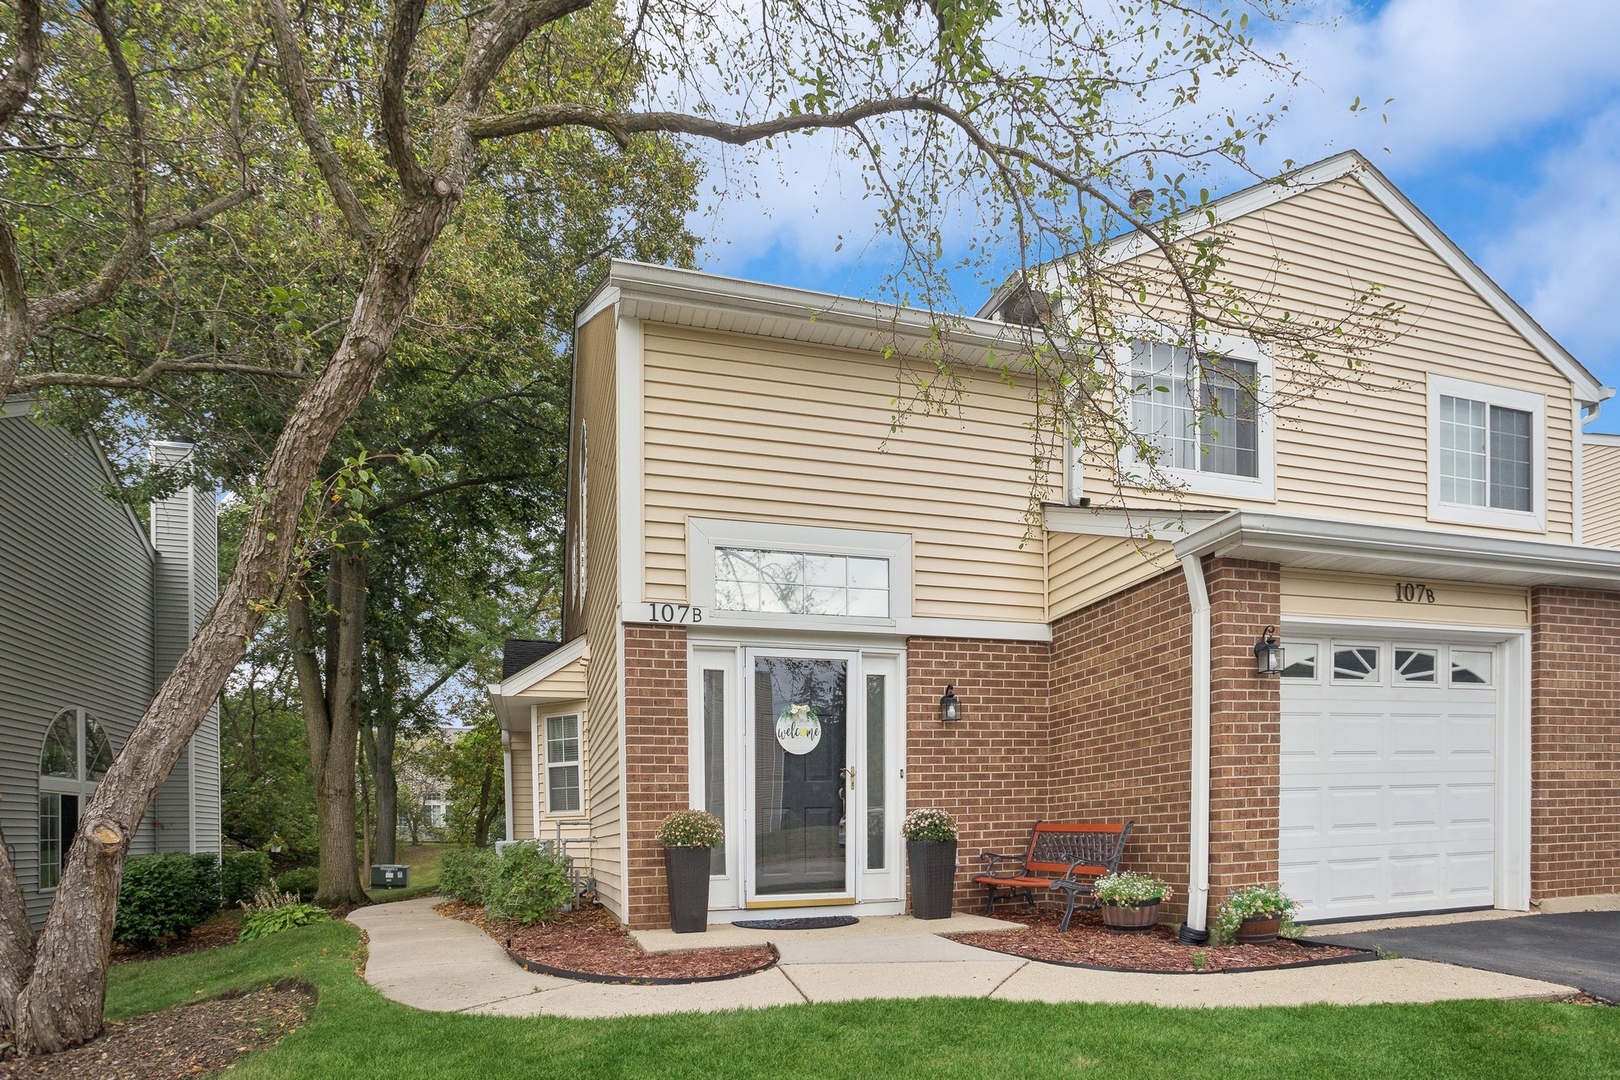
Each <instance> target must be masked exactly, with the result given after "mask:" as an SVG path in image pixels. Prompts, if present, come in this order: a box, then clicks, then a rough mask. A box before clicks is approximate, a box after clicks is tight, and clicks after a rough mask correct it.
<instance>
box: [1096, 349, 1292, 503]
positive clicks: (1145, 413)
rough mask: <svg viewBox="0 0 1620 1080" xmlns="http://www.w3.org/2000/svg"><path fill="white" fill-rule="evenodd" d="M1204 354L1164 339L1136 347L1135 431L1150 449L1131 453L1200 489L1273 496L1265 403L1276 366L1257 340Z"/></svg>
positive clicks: (1139, 466) (1143, 468)
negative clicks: (1265, 390) (1265, 392)
mask: <svg viewBox="0 0 1620 1080" xmlns="http://www.w3.org/2000/svg"><path fill="white" fill-rule="evenodd" d="M1222 346H1223V347H1220V348H1213V349H1210V350H1207V351H1204V352H1195V351H1194V350H1192V349H1187V348H1183V347H1181V346H1177V345H1167V344H1164V343H1163V342H1153V341H1140V342H1137V343H1136V344H1134V345H1133V346H1132V347H1131V351H1130V366H1129V369H1128V374H1127V383H1128V392H1129V395H1130V425H1131V433H1132V434H1133V435H1135V436H1136V437H1137V438H1138V439H1140V440H1141V442H1142V444H1144V446H1145V447H1146V448H1151V449H1148V450H1144V449H1142V448H1137V449H1135V450H1133V451H1132V452H1130V453H1128V454H1127V458H1128V459H1130V460H1129V461H1128V463H1127V464H1133V465H1135V466H1136V471H1137V472H1138V474H1139V475H1141V476H1142V478H1143V479H1146V478H1147V473H1148V471H1149V466H1151V471H1152V472H1155V473H1158V474H1160V475H1162V476H1164V477H1166V478H1168V479H1170V480H1171V481H1173V482H1179V483H1181V484H1183V485H1184V486H1186V487H1187V488H1188V489H1189V490H1192V491H1195V492H1196V491H1206V492H1212V493H1224V494H1234V495H1250V496H1259V497H1269V494H1270V488H1271V475H1270V474H1271V462H1270V457H1271V454H1270V449H1271V448H1270V434H1271V433H1270V425H1269V424H1268V423H1267V422H1266V417H1265V416H1264V415H1263V410H1262V409H1261V407H1260V393H1261V386H1262V383H1263V382H1264V381H1265V380H1266V379H1267V378H1268V377H1269V375H1270V372H1269V370H1268V366H1269V365H1267V364H1266V362H1265V360H1266V358H1265V357H1264V355H1263V354H1261V353H1260V352H1259V351H1258V350H1257V349H1255V348H1254V347H1253V345H1252V344H1250V343H1247V342H1239V341H1225V340H1223V342H1222Z"/></svg>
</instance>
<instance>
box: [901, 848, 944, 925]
mask: <svg viewBox="0 0 1620 1080" xmlns="http://www.w3.org/2000/svg"><path fill="white" fill-rule="evenodd" d="M906 861H907V862H908V863H910V864H911V917H912V918H914V919H948V918H950V917H951V891H952V890H953V889H954V888H955V886H956V841H955V840H907V841H906Z"/></svg>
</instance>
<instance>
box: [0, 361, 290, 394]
mask: <svg viewBox="0 0 1620 1080" xmlns="http://www.w3.org/2000/svg"><path fill="white" fill-rule="evenodd" d="M162 375H252V376H256V377H259V378H266V379H302V378H304V373H303V372H297V371H287V370H285V369H283V368H271V367H261V366H259V365H257V364H229V363H214V362H210V361H193V360H157V361H154V362H152V363H150V364H148V365H147V366H146V367H144V368H142V369H141V370H140V371H138V372H137V373H135V374H134V375H95V374H90V373H87V372H79V371H46V372H41V373H39V374H37V375H24V376H22V377H21V378H19V379H16V380H15V381H14V382H13V383H12V392H13V393H18V394H26V393H30V392H32V391H34V390H43V389H45V388H46V387H51V386H76V387H82V388H90V389H96V390H143V389H145V388H146V387H147V386H150V385H151V384H152V382H153V380H155V379H157V378H158V377H159V376H162Z"/></svg>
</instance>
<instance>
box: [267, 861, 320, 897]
mask: <svg viewBox="0 0 1620 1080" xmlns="http://www.w3.org/2000/svg"><path fill="white" fill-rule="evenodd" d="M320 887H321V872H320V871H319V870H317V869H315V867H313V866H300V867H297V868H296V869H293V870H287V871H284V872H283V873H280V874H277V875H276V888H278V889H280V890H281V891H282V892H287V893H292V894H293V895H294V896H296V897H298V899H300V900H303V901H305V902H308V901H310V900H313V899H315V893H316V892H317V891H319V889H320Z"/></svg>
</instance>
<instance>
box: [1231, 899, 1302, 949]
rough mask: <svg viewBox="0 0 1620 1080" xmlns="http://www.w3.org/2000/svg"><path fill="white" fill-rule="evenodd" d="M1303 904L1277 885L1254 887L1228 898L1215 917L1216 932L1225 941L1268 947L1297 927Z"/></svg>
mask: <svg viewBox="0 0 1620 1080" xmlns="http://www.w3.org/2000/svg"><path fill="white" fill-rule="evenodd" d="M1298 906H1299V905H1298V904H1297V903H1296V902H1295V901H1293V900H1290V899H1289V898H1288V897H1287V896H1285V895H1283V891H1282V890H1281V889H1280V888H1278V887H1277V886H1275V885H1251V886H1249V887H1248V888H1246V889H1238V890H1237V891H1236V892H1234V893H1233V894H1232V895H1231V896H1229V897H1227V898H1226V903H1224V904H1222V905H1221V909H1220V911H1219V912H1217V913H1216V915H1215V933H1216V935H1217V936H1218V937H1219V939H1220V940H1221V941H1234V940H1235V941H1236V942H1237V943H1238V944H1239V945H1264V944H1266V943H1267V942H1271V941H1276V940H1277V934H1278V933H1279V932H1281V933H1287V932H1288V931H1289V930H1291V929H1292V928H1293V911H1294V908H1296V907H1298Z"/></svg>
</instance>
